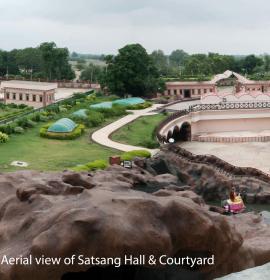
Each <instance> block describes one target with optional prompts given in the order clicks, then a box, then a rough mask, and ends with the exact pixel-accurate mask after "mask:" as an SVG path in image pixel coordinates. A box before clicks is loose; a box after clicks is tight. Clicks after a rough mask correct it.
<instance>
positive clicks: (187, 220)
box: [0, 154, 270, 280]
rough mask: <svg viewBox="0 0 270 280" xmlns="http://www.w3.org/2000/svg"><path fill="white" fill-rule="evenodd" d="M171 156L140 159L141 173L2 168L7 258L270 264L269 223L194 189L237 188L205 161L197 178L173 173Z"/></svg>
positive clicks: (9, 274) (215, 270)
mask: <svg viewBox="0 0 270 280" xmlns="http://www.w3.org/2000/svg"><path fill="white" fill-rule="evenodd" d="M168 156H169V157H170V160H171V161H172V162H173V156H172V155H168ZM175 160H176V158H175ZM162 162H163V163H162ZM164 162H166V160H165V155H164V154H160V156H157V157H156V158H153V159H149V160H146V161H143V160H137V163H138V165H140V166H141V167H138V166H134V168H133V169H132V170H127V169H124V168H122V167H120V166H113V167H110V168H108V169H107V170H104V171H98V172H96V173H89V174H87V173H81V174H80V173H74V172H69V171H66V172H62V173H40V172H33V171H22V172H15V173H8V174H1V175H0V192H1V196H0V258H1V259H2V257H3V256H4V255H7V256H8V257H19V256H20V255H22V256H23V257H27V256H29V255H32V256H34V257H39V256H42V255H44V256H45V257H62V258H64V257H67V256H72V255H73V254H75V255H84V256H89V257H90V256H100V257H123V256H124V255H125V254H133V255H134V256H137V255H139V254H145V255H151V254H153V255H155V256H159V255H164V254H166V255H168V256H186V255H190V256H208V255H212V254H214V256H215V265H214V266H204V267H199V268H197V271H196V272H198V273H200V275H201V276H202V277H206V278H208V279H212V278H213V277H218V276H222V275H225V274H228V273H231V272H235V271H239V270H242V269H246V268H248V267H253V266H257V265H262V264H264V263H267V262H269V261H270V227H269V226H268V225H267V223H266V222H265V221H264V219H263V218H262V217H260V216H259V215H255V214H251V213H247V214H243V215H239V216H232V217H227V216H224V215H221V214H220V213H217V212H213V211H209V206H207V205H206V204H205V203H204V201H203V199H202V198H201V197H200V196H198V195H197V194H195V192H194V191H199V192H202V191H201V189H202V188H203V187H205V188H207V189H208V191H207V192H202V193H203V194H204V195H205V196H206V197H209V196H211V195H210V193H211V192H213V191H214V192H215V193H216V194H220V193H222V191H223V188H226V187H228V186H229V183H228V184H227V185H226V184H225V183H224V184H225V185H222V184H223V182H226V179H225V178H221V177H220V176H219V175H217V174H215V173H214V171H213V173H212V171H211V170H208V169H205V168H202V169H201V170H200V173H198V172H199V171H198V170H197V171H196V170H195V171H196V172H197V173H196V172H195V171H194V172H195V173H194V176H193V178H192V176H191V174H190V173H189V172H188V171H187V170H184V169H185V167H181V168H180V166H179V168H178V173H177V172H172V170H167V169H166V164H164ZM178 164H179V163H178ZM172 165H173V166H174V168H175V171H176V170H177V165H176V163H175V164H173V163H172ZM167 167H168V166H167ZM196 179H197V180H198V181H199V182H197V181H196ZM215 180H217V182H218V183H215ZM207 182H208V183H207ZM221 183H222V184H221ZM200 184H202V186H200ZM218 185H219V187H220V188H221V189H222V191H220V190H219V191H218V190H217V189H218ZM208 192H209V195H206V194H207V193H208ZM89 268H90V267H89V266H78V265H73V266H66V265H63V264H60V265H58V266H45V265H43V266H37V265H35V264H32V265H30V266H27V265H6V264H2V265H1V266H0V279H1V280H15V279H16V280H25V279H27V280H36V279H39V280H43V279H44V280H45V279H51V280H56V279H61V277H62V276H63V275H64V274H65V273H68V272H76V271H86V270H87V269H89ZM175 273H181V271H180V270H179V272H178V271H177V270H176V271H175ZM74 279H76V278H74ZM200 279H204V278H200Z"/></svg>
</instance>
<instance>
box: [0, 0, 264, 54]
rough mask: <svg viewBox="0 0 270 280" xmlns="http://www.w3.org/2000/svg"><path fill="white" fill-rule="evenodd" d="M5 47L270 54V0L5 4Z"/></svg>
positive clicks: (0, 1)
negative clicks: (126, 47) (136, 45)
mask: <svg viewBox="0 0 270 280" xmlns="http://www.w3.org/2000/svg"><path fill="white" fill-rule="evenodd" d="M0 11H1V15H0V38H1V39H0V48H1V49H5V50H11V49H14V48H24V47H30V46H31V47H35V46H38V45H39V44H40V43H41V42H45V41H54V42H55V43H56V44H57V45H58V46H59V47H68V48H69V50H70V51H76V52H80V53H92V54H115V53H117V50H118V49H119V48H121V47H123V46H124V45H126V44H131V43H140V44H142V45H143V46H144V47H145V48H146V49H147V51H148V52H152V51H153V50H156V49H161V50H163V51H164V52H165V53H166V54H169V53H170V52H171V51H172V50H174V49H183V50H185V51H186V52H188V53H207V52H219V53H224V54H243V55H245V54H250V53H255V54H262V53H270V1H269V0H256V1H254V0H224V1H222V0H75V1H74V0H8V1H7V0H0Z"/></svg>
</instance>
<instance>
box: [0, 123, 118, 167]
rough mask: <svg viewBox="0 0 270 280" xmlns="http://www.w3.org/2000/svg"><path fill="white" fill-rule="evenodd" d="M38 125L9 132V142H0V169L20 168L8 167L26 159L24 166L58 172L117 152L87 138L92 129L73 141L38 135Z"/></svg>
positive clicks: (106, 157) (105, 157)
mask: <svg viewBox="0 0 270 280" xmlns="http://www.w3.org/2000/svg"><path fill="white" fill-rule="evenodd" d="M42 125H44V124H41V125H38V126H36V127H35V128H32V129H29V130H28V131H26V132H25V133H24V134H22V135H12V136H11V139H10V141H9V142H8V143H6V144H3V145H0V155H1V156H0V172H7V171H15V170H21V169H22V168H21V167H13V166H10V163H11V162H12V161H14V160H19V161H25V162H27V163H28V164H29V166H28V167H27V169H32V170H42V171H57V170H64V169H65V168H69V167H74V166H76V165H78V164H84V163H87V162H89V161H93V160H96V159H104V160H107V159H108V157H109V156H110V155H115V154H120V152H119V151H116V150H113V149H110V148H106V147H103V146H101V145H98V144H96V143H93V142H92V141H91V140H90V137H89V134H90V133H91V132H92V131H93V129H87V130H86V131H85V133H84V135H83V136H81V137H80V138H78V139H76V140H52V139H46V138H41V137H40V136H39V129H40V127H41V126H42Z"/></svg>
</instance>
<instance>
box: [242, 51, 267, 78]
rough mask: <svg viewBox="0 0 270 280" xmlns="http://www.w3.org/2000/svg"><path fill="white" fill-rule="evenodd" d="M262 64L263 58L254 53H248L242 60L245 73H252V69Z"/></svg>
mask: <svg viewBox="0 0 270 280" xmlns="http://www.w3.org/2000/svg"><path fill="white" fill-rule="evenodd" d="M262 64H263V60H262V59H261V58H259V57H256V56H255V55H254V54H251V55H248V56H246V57H245V58H244V60H243V69H244V71H245V72H246V73H248V74H252V73H254V69H255V68H256V67H258V66H261V65H262Z"/></svg>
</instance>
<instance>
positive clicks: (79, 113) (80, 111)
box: [72, 109, 87, 118]
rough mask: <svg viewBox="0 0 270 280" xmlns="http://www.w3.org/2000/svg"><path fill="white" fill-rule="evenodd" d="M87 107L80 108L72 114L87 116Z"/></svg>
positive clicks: (81, 116)
mask: <svg viewBox="0 0 270 280" xmlns="http://www.w3.org/2000/svg"><path fill="white" fill-rule="evenodd" d="M86 111H87V110H86V109H80V110H78V111H75V112H73V113H72V116H75V117H80V118H87V114H86Z"/></svg>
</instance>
